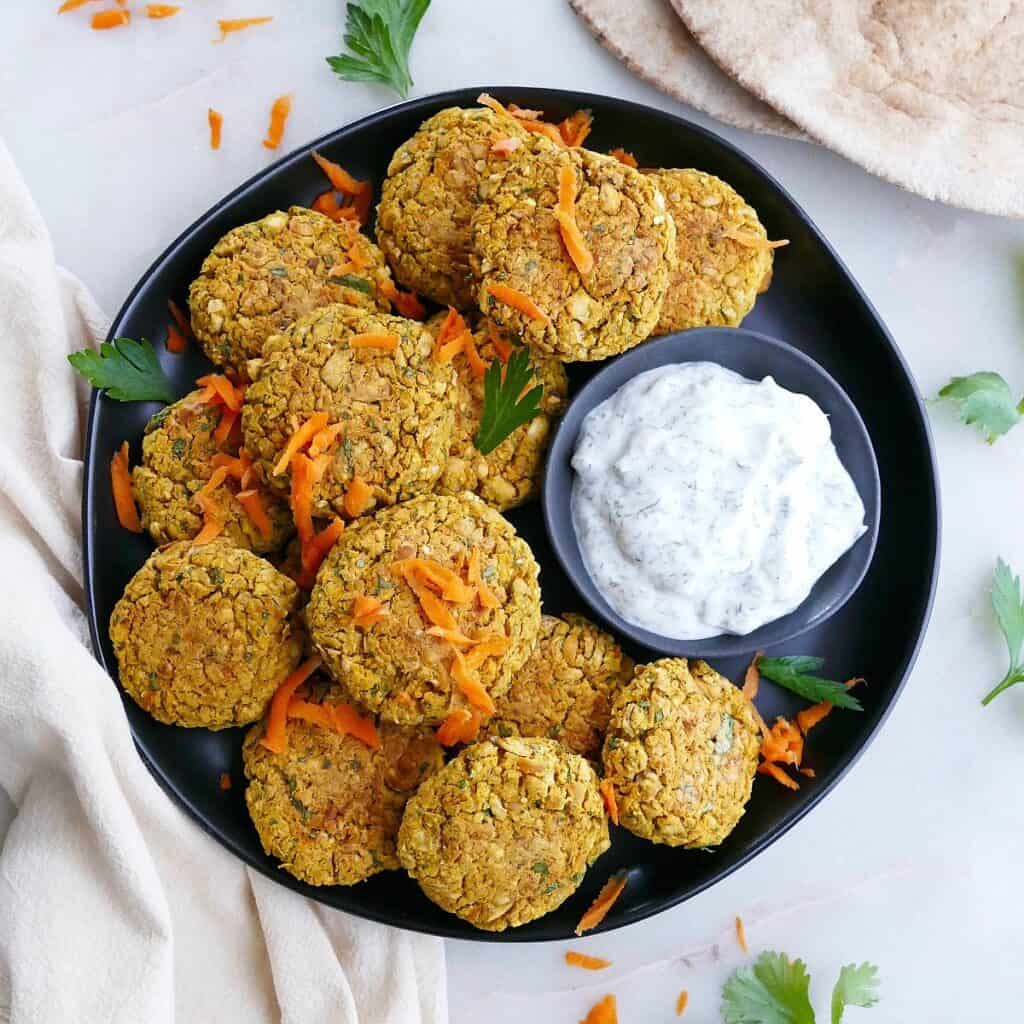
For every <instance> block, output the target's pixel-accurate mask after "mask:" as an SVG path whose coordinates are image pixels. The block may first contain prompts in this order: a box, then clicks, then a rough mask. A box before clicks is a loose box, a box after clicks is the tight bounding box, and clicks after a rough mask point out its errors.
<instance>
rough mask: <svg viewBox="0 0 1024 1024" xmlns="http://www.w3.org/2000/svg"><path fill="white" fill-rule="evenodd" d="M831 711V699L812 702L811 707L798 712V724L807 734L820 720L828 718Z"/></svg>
mask: <svg viewBox="0 0 1024 1024" xmlns="http://www.w3.org/2000/svg"><path fill="white" fill-rule="evenodd" d="M831 711H832V704H831V702H830V701H827V700H823V701H821V702H820V703H818V704H812V705H811V707H809V708H804V709H803V710H802V711H798V712H797V713H796V724H797V726H798V727H799V729H800V731H801V732H802V733H803V734H804V735H805V736H806V735H807V734H808V733H809V732H810V731H811V730H812V729H813V728H814V727H815V726H816V725H817V724H818V723H819V722H821V721H822V720H823V719H825V718H827V717H828V715H829V714H830V713H831Z"/></svg>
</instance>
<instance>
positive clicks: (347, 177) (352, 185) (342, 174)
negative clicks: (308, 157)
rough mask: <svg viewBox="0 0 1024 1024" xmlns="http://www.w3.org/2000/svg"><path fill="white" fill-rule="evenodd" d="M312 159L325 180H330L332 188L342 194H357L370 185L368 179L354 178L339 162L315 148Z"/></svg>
mask: <svg viewBox="0 0 1024 1024" xmlns="http://www.w3.org/2000/svg"><path fill="white" fill-rule="evenodd" d="M313 159H314V160H315V161H316V162H317V166H319V168H320V170H322V171H323V172H324V174H326V175H327V180H328V181H330V183H331V186H332V188H333V189H334V190H335V191H336V192H340V193H341V194H342V195H346V196H358V195H361V194H362V193H363V192H365V191H367V190H368V189H369V188H370V187H371V186H370V183H369V182H368V181H359V180H358V179H357V178H354V177H353V176H352V175H351V174H349V172H348V171H346V170H345V168H344V167H342V166H341V164H336V163H335V162H334V161H333V160H328V159H327V158H326V157H322V156H321V155H320V154H319V153H318V152H317V151H316V150H315V149H314V150H313Z"/></svg>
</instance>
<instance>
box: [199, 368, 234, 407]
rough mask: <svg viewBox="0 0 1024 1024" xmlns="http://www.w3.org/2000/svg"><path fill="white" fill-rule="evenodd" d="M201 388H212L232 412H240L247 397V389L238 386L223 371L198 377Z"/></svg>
mask: <svg viewBox="0 0 1024 1024" xmlns="http://www.w3.org/2000/svg"><path fill="white" fill-rule="evenodd" d="M196 384H198V385H199V386H200V387H201V388H212V389H213V391H214V394H215V395H216V397H217V399H219V400H220V401H221V402H223V404H224V405H226V406H227V407H228V408H229V409H230V410H231V411H232V412H239V411H240V410H241V408H242V402H243V400H244V399H245V389H244V388H240V387H236V386H235V385H234V384H232V383H231V381H230V380H228V378H227V377H225V376H224V374H222V373H207V374H204V375H203V376H202V377H197V378H196Z"/></svg>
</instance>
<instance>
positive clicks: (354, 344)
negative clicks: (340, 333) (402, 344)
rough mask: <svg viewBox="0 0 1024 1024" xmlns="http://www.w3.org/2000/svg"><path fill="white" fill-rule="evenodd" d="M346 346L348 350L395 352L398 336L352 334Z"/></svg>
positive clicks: (373, 333) (376, 333) (387, 334)
mask: <svg viewBox="0 0 1024 1024" xmlns="http://www.w3.org/2000/svg"><path fill="white" fill-rule="evenodd" d="M348 344H349V348H379V349H380V350H381V351H382V352H397V351H398V335H397V334H391V333H384V332H374V331H368V332H367V333H365V334H353V335H352V337H351V338H349V339H348Z"/></svg>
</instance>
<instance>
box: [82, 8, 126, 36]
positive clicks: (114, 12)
mask: <svg viewBox="0 0 1024 1024" xmlns="http://www.w3.org/2000/svg"><path fill="white" fill-rule="evenodd" d="M131 20H132V12H131V11H126V10H123V9H122V8H120V7H111V8H110V9H109V10H106V11H97V12H96V13H95V14H94V15H93V16H92V21H90V22H89V25H90V27H91V28H94V29H96V30H97V31H99V32H102V31H103V30H104V29H108V28H120V27H121V26H122V25H127V24H128V22H130V21H131Z"/></svg>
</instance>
